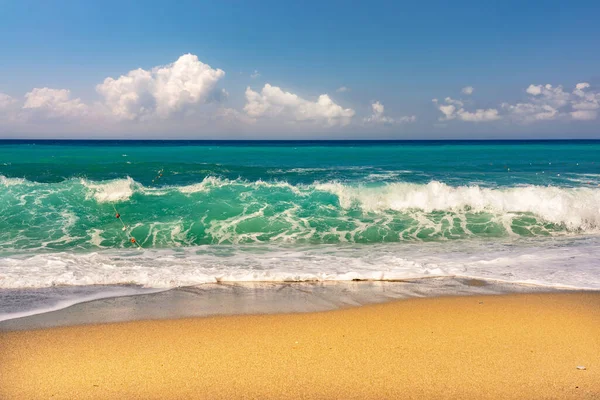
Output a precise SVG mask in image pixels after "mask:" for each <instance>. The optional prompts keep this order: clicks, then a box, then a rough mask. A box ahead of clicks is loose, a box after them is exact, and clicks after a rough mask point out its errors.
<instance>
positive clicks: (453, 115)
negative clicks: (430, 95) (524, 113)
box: [432, 97, 501, 122]
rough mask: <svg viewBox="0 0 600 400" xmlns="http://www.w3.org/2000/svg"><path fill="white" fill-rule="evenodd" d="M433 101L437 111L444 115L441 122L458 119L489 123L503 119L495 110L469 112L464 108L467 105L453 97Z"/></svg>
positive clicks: (480, 109)
mask: <svg viewBox="0 0 600 400" xmlns="http://www.w3.org/2000/svg"><path fill="white" fill-rule="evenodd" d="M432 101H433V103H434V104H435V106H436V107H437V109H438V110H440V112H441V113H442V114H444V116H443V117H441V118H440V121H450V120H453V119H456V120H460V121H466V122H489V121H496V120H499V119H500V118H501V117H500V115H499V112H498V110H497V109H495V108H487V109H483V108H479V109H476V110H475V111H467V110H466V109H465V108H464V105H465V104H464V103H463V102H462V101H461V100H456V99H453V98H451V97H446V98H445V99H444V101H439V100H438V99H433V100H432Z"/></svg>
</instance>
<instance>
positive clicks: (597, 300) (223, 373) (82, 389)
mask: <svg viewBox="0 0 600 400" xmlns="http://www.w3.org/2000/svg"><path fill="white" fill-rule="evenodd" d="M583 368H585V369H583ZM0 398H1V399H6V400H8V399H47V398H52V399H123V398H126V399H187V398H189V399H198V398H211V399H215V398H227V399H230V398H262V399H264V398H290V399H296V398H308V399H322V398H344V399H351V398H357V399H359V398H360V399H364V398H373V399H375V398H376V399H384V398H394V399H398V398H402V399H410V398H415V399H438V398H439V399H445V398H464V399H470V398H473V399H485V398H490V399H492V398H493V399H497V398H513V399H524V398H527V399H569V398H573V399H597V398H600V293H598V292H574V293H544V294H510V295H493V296H465V297H438V298H426V299H408V300H400V301H393V302H388V303H383V304H372V305H366V306H362V307H356V308H348V309H341V310H334V311H327V312H313V313H297V314H274V315H238V316H221V317H218V316H217V317H206V318H185V319H172V320H149V321H132V322H120V323H113V324H96V325H83V326H67V327H57V328H51V329H41V330H30V331H12V332H0Z"/></svg>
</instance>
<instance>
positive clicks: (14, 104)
mask: <svg viewBox="0 0 600 400" xmlns="http://www.w3.org/2000/svg"><path fill="white" fill-rule="evenodd" d="M172 3H173V4H169V3H167V2H158V1H151V2H144V3H143V4H141V3H140V2H136V3H134V2H125V1H119V2H111V1H104V2H92V1H89V2H84V1H55V2H42V1H18V2H17V1H1V2H0V7H1V9H2V12H1V13H0V50H1V51H2V57H1V61H0V77H1V78H0V93H1V95H0V136H1V137H74V136H77V137H119V135H123V134H127V135H130V136H132V137H136V138H138V137H149V138H158V137H161V138H178V137H186V138H187V137H193V138H246V139H247V138H282V139H284V138H295V139H297V138H304V137H306V138H314V137H324V138H361V137H364V138H376V137H381V138H399V139H403V138H424V139H427V138H521V137H522V138H553V137H566V138H569V137H582V138H584V137H594V138H600V129H599V128H600V122H599V121H600V112H599V111H597V110H598V107H599V104H600V51H599V50H600V49H599V43H600V24H598V20H599V18H600V4H598V2H594V1H579V2H558V1H543V2H542V1H539V2H538V1H528V2H523V1H520V2H517V1H497V2H496V1H489V2H481V1H477V2H476V1H455V2H446V1H444V2H442V1H422V2H373V1H369V2H366V1H365V2H348V1H344V2H342V1H326V2H323V1H314V2H313V1H303V2H281V1H261V2H242V1H239V2H198V1H195V2H191V1H178V2H172ZM482 3H483V4H482ZM184 55H189V56H184ZM181 56H184V58H183V59H181V58H180V57H181ZM161 66H162V67H163V69H162V72H161V73H158V72H156V71H157V70H158V69H155V70H153V68H155V67H159V68H160V67H161ZM139 68H141V69H143V70H144V71H146V74H145V75H144V74H133V75H129V73H130V71H134V70H137V69H139ZM153 71H154V72H153ZM218 71H221V72H222V73H220V72H218ZM120 77H123V79H121V80H120ZM106 78H112V79H113V81H111V82H110V84H106V85H104V87H103V88H100V89H99V87H98V86H99V85H102V84H103V83H105V82H106V81H105V79H106ZM130 81H131V82H130ZM578 84H579V86H577V85H578ZM546 85H551V86H546ZM468 87H472V88H473V90H472V91H470V90H469V89H466V90H465V91H464V92H463V89H464V88H468ZM247 88H250V89H249V90H250V92H249V91H248V89H247ZM340 88H346V90H343V89H342V90H340ZM36 89H38V90H36ZM469 92H471V93H469ZM321 95H326V98H323V97H320V96H321ZM132 99H133V100H132ZM433 99H437V101H435V102H434V101H432V100H433Z"/></svg>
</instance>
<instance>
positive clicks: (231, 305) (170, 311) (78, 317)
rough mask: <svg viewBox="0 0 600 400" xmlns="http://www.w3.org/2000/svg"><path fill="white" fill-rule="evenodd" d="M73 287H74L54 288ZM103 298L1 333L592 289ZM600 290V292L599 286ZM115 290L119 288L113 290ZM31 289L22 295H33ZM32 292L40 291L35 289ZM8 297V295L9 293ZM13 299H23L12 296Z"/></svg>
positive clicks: (464, 285)
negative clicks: (435, 299) (451, 297)
mask: <svg viewBox="0 0 600 400" xmlns="http://www.w3.org/2000/svg"><path fill="white" fill-rule="evenodd" d="M51 289H52V290H71V289H72V288H69V287H65V288H51ZM98 290H100V292H98V293H100V294H108V295H103V296H99V297H94V296H97V294H93V295H91V299H90V300H83V301H71V302H69V301H67V302H66V303H67V305H66V306H64V307H60V308H57V309H50V310H48V311H40V312H36V311H33V312H31V314H29V315H27V314H26V313H27V312H25V314H26V315H23V316H19V313H15V315H17V316H16V317H13V318H7V319H4V320H0V332H2V331H12V330H31V329H44V328H52V327H59V326H71V325H84V324H98V323H111V322H127V321H136V320H156V319H178V318H188V317H210V316H222V315H248V314H283V313H305V312H319V311H331V310H336V309H344V308H348V307H357V306H364V305H369V304H378V303H385V302H389V301H394V300H400V299H410V298H433V297H446V296H473V295H502V294H510V293H560V292H565V293H578V292H592V291H591V290H585V289H576V288H568V287H549V286H541V285H531V284H522V283H512V282H505V281H497V280H483V279H476V278H463V277H430V278H415V279H405V280H397V281H368V280H360V281H324V282H228V283H214V284H210V283H207V284H202V285H198V286H185V287H180V288H172V289H165V290H158V289H154V290H153V289H139V288H138V289H135V288H131V289H130V288H128V287H121V288H119V287H108V288H107V289H105V288H102V287H99V288H98ZM598 292H599V293H600V291H598ZM111 293H118V294H114V295H110V294H111ZM30 295H31V293H30V292H29V291H27V290H25V291H22V293H21V294H20V296H21V297H25V296H30ZM34 295H37V294H36V293H35V292H34ZM4 298H10V295H5V296H4ZM13 301H20V298H19V297H13Z"/></svg>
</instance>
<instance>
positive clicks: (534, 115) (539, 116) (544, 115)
mask: <svg viewBox="0 0 600 400" xmlns="http://www.w3.org/2000/svg"><path fill="white" fill-rule="evenodd" d="M502 108H503V109H504V110H505V111H506V112H507V113H508V114H509V116H510V117H511V118H512V119H514V120H516V121H517V122H524V123H529V122H535V121H544V120H552V119H554V118H556V117H557V116H558V110H557V109H556V108H554V107H552V106H550V105H548V104H539V103H517V104H514V105H513V104H508V103H502Z"/></svg>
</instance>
